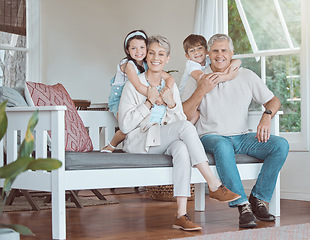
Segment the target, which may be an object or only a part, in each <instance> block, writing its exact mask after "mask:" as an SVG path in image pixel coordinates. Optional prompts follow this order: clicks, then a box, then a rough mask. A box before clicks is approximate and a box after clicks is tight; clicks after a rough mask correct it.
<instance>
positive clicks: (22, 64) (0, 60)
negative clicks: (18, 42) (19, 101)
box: [0, 50, 26, 87]
mask: <svg viewBox="0 0 310 240" xmlns="http://www.w3.org/2000/svg"><path fill="white" fill-rule="evenodd" d="M0 66H1V68H0V81H1V84H0V85H2V86H8V87H16V86H23V85H24V84H25V81H26V52H21V51H8V50H0Z"/></svg>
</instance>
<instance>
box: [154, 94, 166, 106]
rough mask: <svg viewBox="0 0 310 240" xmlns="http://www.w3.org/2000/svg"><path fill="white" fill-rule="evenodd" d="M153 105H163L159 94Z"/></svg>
mask: <svg viewBox="0 0 310 240" xmlns="http://www.w3.org/2000/svg"><path fill="white" fill-rule="evenodd" d="M155 103H156V104H157V105H163V104H165V102H164V100H163V99H162V98H161V95H160V94H159V96H158V98H157V99H156V101H155Z"/></svg>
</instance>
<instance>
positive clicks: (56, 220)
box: [52, 170, 66, 239]
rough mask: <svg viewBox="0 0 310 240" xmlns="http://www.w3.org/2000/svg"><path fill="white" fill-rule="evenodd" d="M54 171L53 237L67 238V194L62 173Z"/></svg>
mask: <svg viewBox="0 0 310 240" xmlns="http://www.w3.org/2000/svg"><path fill="white" fill-rule="evenodd" d="M56 171H57V170H54V172H53V173H52V181H53V183H52V235H53V239H66V196H65V187H64V181H60V178H62V177H63V176H62V174H59V171H58V172H56Z"/></svg>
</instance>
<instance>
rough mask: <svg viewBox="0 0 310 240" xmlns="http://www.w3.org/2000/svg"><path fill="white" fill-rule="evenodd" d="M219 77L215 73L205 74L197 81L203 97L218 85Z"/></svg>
mask: <svg viewBox="0 0 310 240" xmlns="http://www.w3.org/2000/svg"><path fill="white" fill-rule="evenodd" d="M218 77H219V76H218V74H214V73H209V74H204V75H203V76H202V77H200V79H199V80H198V81H197V89H198V90H199V91H201V93H202V94H203V95H206V94H207V93H208V92H211V90H212V89H213V88H214V87H215V86H216V85H217V84H218Z"/></svg>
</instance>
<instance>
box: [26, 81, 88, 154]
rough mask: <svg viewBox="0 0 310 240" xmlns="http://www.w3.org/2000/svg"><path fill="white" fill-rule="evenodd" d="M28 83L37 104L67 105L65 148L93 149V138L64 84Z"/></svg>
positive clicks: (80, 150) (70, 149) (67, 149)
mask: <svg viewBox="0 0 310 240" xmlns="http://www.w3.org/2000/svg"><path fill="white" fill-rule="evenodd" d="M26 84H27V88H28V90H29V93H30V96H31V98H32V100H33V103H34V105H35V106H56V105H65V106H67V110H66V112H65V144H66V145H65V150H66V151H77V152H89V151H92V150H93V145H92V142H91V139H90V137H89V135H88V133H87V131H86V129H85V127H84V124H83V121H82V119H81V118H80V116H79V114H78V113H77V110H76V108H75V105H74V103H73V101H72V99H71V97H70V96H69V94H68V92H67V91H66V89H65V88H64V86H63V85H61V84H60V83H58V84H56V85H53V86H50V85H45V84H43V83H35V82H27V83H26Z"/></svg>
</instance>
